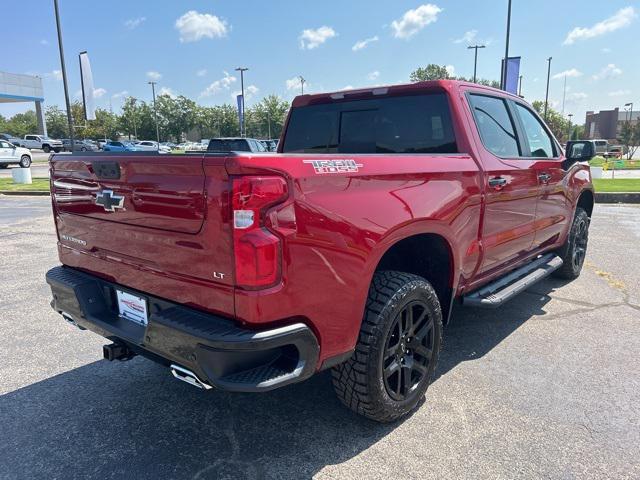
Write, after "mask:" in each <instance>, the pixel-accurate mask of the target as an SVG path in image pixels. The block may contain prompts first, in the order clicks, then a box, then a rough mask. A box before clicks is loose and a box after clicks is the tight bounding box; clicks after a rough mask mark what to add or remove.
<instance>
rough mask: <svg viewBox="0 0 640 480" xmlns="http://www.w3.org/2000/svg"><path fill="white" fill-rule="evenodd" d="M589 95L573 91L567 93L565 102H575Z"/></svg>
mask: <svg viewBox="0 0 640 480" xmlns="http://www.w3.org/2000/svg"><path fill="white" fill-rule="evenodd" d="M588 96H589V95H587V94H586V93H584V92H573V93H570V94H569V95H567V103H577V102H579V101H580V100H584V99H585V98H587V97H588Z"/></svg>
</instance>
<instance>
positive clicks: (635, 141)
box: [620, 120, 640, 159]
mask: <svg viewBox="0 0 640 480" xmlns="http://www.w3.org/2000/svg"><path fill="white" fill-rule="evenodd" d="M620 141H621V142H622V144H623V145H624V146H625V150H626V151H627V158H628V159H631V158H633V155H634V154H635V153H636V150H638V146H640V121H637V122H636V123H635V125H634V124H633V123H631V122H630V121H628V120H627V121H625V122H624V123H623V124H622V129H621V131H620Z"/></svg>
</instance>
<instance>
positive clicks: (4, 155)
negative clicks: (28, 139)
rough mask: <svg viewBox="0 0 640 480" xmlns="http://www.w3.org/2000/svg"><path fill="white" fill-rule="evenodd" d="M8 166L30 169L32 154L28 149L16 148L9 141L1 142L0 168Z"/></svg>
mask: <svg viewBox="0 0 640 480" xmlns="http://www.w3.org/2000/svg"><path fill="white" fill-rule="evenodd" d="M8 165H20V166H21V167H22V168H28V167H30V166H31V152H30V151H29V150H27V149H26V148H22V147H17V146H15V145H14V144H13V143H10V142H9V141H8V140H0V168H7V166H8Z"/></svg>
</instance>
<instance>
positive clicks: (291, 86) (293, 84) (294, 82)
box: [285, 77, 306, 90]
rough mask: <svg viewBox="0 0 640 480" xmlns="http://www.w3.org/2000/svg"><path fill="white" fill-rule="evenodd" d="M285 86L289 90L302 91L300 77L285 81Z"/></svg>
mask: <svg viewBox="0 0 640 480" xmlns="http://www.w3.org/2000/svg"><path fill="white" fill-rule="evenodd" d="M305 83H306V82H305ZM285 85H286V87H287V90H298V89H300V88H301V87H300V77H293V78H290V79H288V80H286V81H285Z"/></svg>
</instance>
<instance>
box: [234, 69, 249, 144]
mask: <svg viewBox="0 0 640 480" xmlns="http://www.w3.org/2000/svg"><path fill="white" fill-rule="evenodd" d="M247 70H249V69H248V68H246V67H238V68H236V72H240V90H241V95H242V116H241V117H240V118H242V125H240V136H241V137H244V136H245V133H246V131H247V128H246V126H245V124H244V123H245V121H244V116H245V112H244V72H246V71H247Z"/></svg>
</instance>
